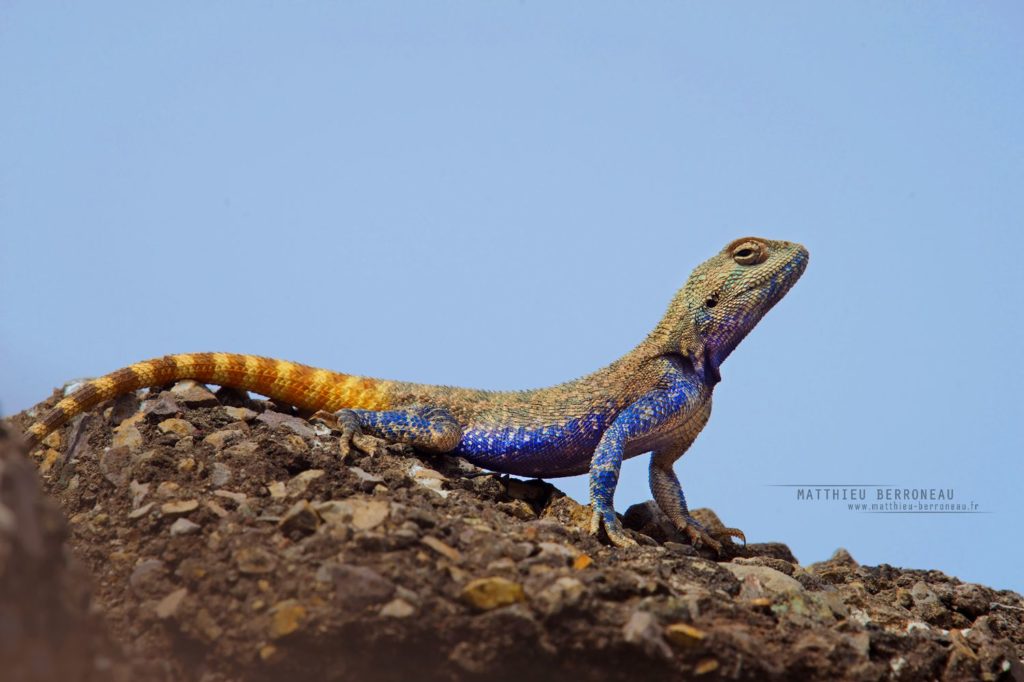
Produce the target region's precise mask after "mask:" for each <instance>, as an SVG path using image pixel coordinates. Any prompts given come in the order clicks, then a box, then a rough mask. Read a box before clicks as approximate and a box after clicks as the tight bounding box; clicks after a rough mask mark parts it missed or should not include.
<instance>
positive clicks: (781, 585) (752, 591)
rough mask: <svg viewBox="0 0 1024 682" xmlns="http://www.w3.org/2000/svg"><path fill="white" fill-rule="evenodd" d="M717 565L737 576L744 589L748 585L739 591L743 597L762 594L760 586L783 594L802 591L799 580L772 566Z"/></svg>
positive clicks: (774, 592)
mask: <svg viewBox="0 0 1024 682" xmlns="http://www.w3.org/2000/svg"><path fill="white" fill-rule="evenodd" d="M719 566H721V567H722V568H724V569H726V570H728V571H729V572H731V573H732V574H733V575H735V576H736V577H737V578H739V579H740V581H742V582H743V583H744V588H745V589H746V588H748V587H749V589H746V591H745V592H741V596H742V597H744V598H750V599H756V598H758V597H761V596H763V594H759V593H758V592H759V590H760V588H764V591H765V592H769V593H772V594H783V595H792V594H799V593H802V592H803V591H804V587H803V585H801V584H800V582H799V581H797V580H796V579H794V578H791V577H789V576H788V575H786V574H785V573H782V572H780V571H776V570H775V569H774V568H769V567H767V566H747V565H743V564H733V563H720V564H719Z"/></svg>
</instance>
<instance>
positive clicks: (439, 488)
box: [409, 462, 451, 497]
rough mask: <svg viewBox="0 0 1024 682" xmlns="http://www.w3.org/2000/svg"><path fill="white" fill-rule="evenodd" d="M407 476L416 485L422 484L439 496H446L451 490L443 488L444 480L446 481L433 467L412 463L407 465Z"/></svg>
mask: <svg viewBox="0 0 1024 682" xmlns="http://www.w3.org/2000/svg"><path fill="white" fill-rule="evenodd" d="M409 478H411V479H412V480H413V482H415V483H417V484H418V485H421V486H423V487H424V488H426V489H427V490H430V491H431V492H434V493H437V494H438V495H440V496H441V497H448V495H449V493H450V492H451V491H449V490H445V489H444V482H445V481H447V480H448V479H446V478H445V477H444V475H443V474H439V473H438V472H436V471H434V470H433V469H428V468H426V467H424V466H422V465H420V464H417V463H415V462H414V463H413V464H412V465H410V466H409Z"/></svg>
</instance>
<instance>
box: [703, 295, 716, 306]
mask: <svg viewBox="0 0 1024 682" xmlns="http://www.w3.org/2000/svg"><path fill="white" fill-rule="evenodd" d="M704 305H705V307H708V308H714V307H715V306H716V305H718V299H717V298H716V297H714V296H708V298H707V300H706V301H704Z"/></svg>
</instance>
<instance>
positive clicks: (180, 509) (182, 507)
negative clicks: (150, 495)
mask: <svg viewBox="0 0 1024 682" xmlns="http://www.w3.org/2000/svg"><path fill="white" fill-rule="evenodd" d="M198 508H199V501H198V500H175V501H174V502H165V503H164V504H162V505H160V511H161V512H162V513H164V514H168V515H172V514H188V513H189V512H193V511H195V510H196V509H198Z"/></svg>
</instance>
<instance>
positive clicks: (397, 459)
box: [16, 382, 1024, 682]
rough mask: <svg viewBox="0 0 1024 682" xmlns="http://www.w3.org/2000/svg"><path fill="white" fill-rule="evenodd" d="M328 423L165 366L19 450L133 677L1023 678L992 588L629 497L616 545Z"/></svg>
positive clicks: (536, 500) (512, 494)
mask: <svg viewBox="0 0 1024 682" xmlns="http://www.w3.org/2000/svg"><path fill="white" fill-rule="evenodd" d="M16 421H17V422H18V423H19V425H21V426H24V425H25V424H27V422H28V421H29V419H28V416H27V415H22V416H20V417H19V418H17V419H16ZM337 435H338V434H337V432H336V431H334V430H332V428H331V424H330V423H329V421H321V420H316V419H314V420H312V421H309V420H306V419H303V418H300V417H298V416H296V415H295V414H294V413H292V412H291V411H290V410H289V409H288V408H286V407H284V406H281V405H274V404H272V403H268V402H265V401H255V400H250V399H249V398H248V396H245V395H243V394H239V393H236V392H231V391H224V390H222V391H219V392H218V393H217V394H216V395H215V394H213V393H211V392H210V391H208V390H207V389H206V388H205V387H203V386H200V385H196V384H192V383H189V382H183V383H181V384H178V385H177V386H175V387H173V388H172V389H170V390H166V391H163V392H160V391H154V392H152V393H140V394H139V395H138V396H134V395H133V396H128V397H124V398H121V399H119V400H117V401H115V402H114V403H112V404H108V405H106V406H103V407H102V408H101V409H99V410H98V411H97V412H96V413H94V414H91V415H86V416H85V417H84V418H83V419H80V420H79V421H77V422H76V423H74V424H72V425H71V426H69V427H68V428H67V429H65V430H64V431H63V432H60V433H58V434H54V435H52V436H51V438H49V439H47V441H46V442H45V444H44V446H43V447H42V448H39V449H38V450H37V452H36V453H35V456H36V459H37V465H38V468H39V470H40V471H41V473H42V476H43V479H44V481H45V487H46V489H47V490H48V492H49V493H50V494H51V495H52V496H53V497H54V498H56V499H57V500H58V501H59V503H60V506H61V507H62V508H63V510H64V513H65V514H66V516H67V518H68V519H69V523H70V528H71V538H70V544H71V546H72V547H73V549H74V551H75V554H76V555H77V556H78V557H79V558H80V559H81V560H82V561H83V563H84V564H85V565H87V566H88V568H89V569H91V573H92V577H93V585H94V590H95V600H96V603H97V605H98V609H99V611H100V613H101V615H102V618H103V620H104V622H105V624H106V627H107V628H108V629H109V631H110V632H111V633H112V636H113V638H114V639H115V640H116V641H117V642H119V644H120V646H121V647H122V648H123V655H124V656H125V657H126V659H128V660H129V661H130V662H131V665H132V666H134V670H135V674H136V675H138V676H140V677H141V676H144V677H145V678H146V679H155V680H172V679H174V680H178V679H194V680H204V681H205V682H214V681H219V680H242V679H245V680H272V679H273V680H277V679H289V680H293V681H296V680H318V681H324V680H353V679H368V680H405V679H409V678H410V677H411V678H413V679H418V680H435V679H438V680H447V679H487V680H506V679H508V680H512V679H517V680H518V679H552V680H554V679H575V680H617V679H623V680H625V679H658V678H663V679H668V678H669V677H672V678H678V677H680V676H681V675H687V676H698V677H700V678H701V679H708V680H714V679H744V680H747V679H749V680H763V679H794V678H798V679H822V680H824V679H837V678H842V679H857V680H860V679H863V680H879V679H908V680H909V679H922V678H928V679H932V678H934V679H993V680H995V679H1024V665H1022V664H1021V657H1022V656H1024V600H1022V599H1021V597H1020V595H1017V594H1015V593H1012V592H1008V591H1001V592H1000V591H995V590H992V589H989V588H986V587H982V586H980V585H973V584H963V583H961V582H960V581H958V580H956V579H955V578H950V577H948V576H945V575H943V574H942V573H939V572H936V571H916V570H905V569H897V568H893V567H891V566H886V565H883V566H879V567H865V566H860V565H858V564H857V563H856V562H855V561H854V560H853V559H852V558H851V557H850V556H849V555H848V554H846V552H844V551H842V550H840V551H838V552H837V553H836V555H835V556H833V558H832V559H831V560H829V561H827V562H824V563H820V564H812V565H810V566H806V567H804V566H800V565H799V564H798V563H797V561H796V559H795V558H794V557H793V556H792V554H791V553H790V552H789V550H788V548H786V547H785V545H782V544H762V545H750V546H748V547H746V548H741V547H729V548H728V553H727V554H726V555H724V556H722V557H718V556H714V555H711V554H709V553H708V552H706V551H703V550H701V551H695V550H694V549H693V548H692V547H690V546H689V545H688V544H686V541H685V540H684V539H683V538H682V537H680V536H679V535H678V534H677V533H676V532H675V531H674V530H673V529H672V528H671V527H670V526H669V525H668V524H666V523H665V519H664V518H662V517H661V516H660V514H659V513H658V512H657V509H656V508H655V507H654V506H653V505H652V504H646V505H637V506H635V507H633V508H631V509H630V510H629V511H628V512H627V514H626V515H625V521H626V525H627V526H628V527H631V528H633V529H634V531H633V532H634V537H636V538H637V539H638V540H639V541H641V546H640V547H637V548H635V549H630V550H619V549H614V548H610V547H608V546H605V545H602V544H600V543H599V542H597V541H596V540H595V539H593V538H591V537H590V536H589V535H588V534H587V532H586V528H587V525H588V523H589V510H588V509H587V508H586V507H583V506H581V505H579V504H577V503H576V502H574V501H573V500H571V499H570V498H568V497H566V496H565V495H563V494H562V493H561V492H559V491H558V490H557V489H555V488H554V487H552V486H550V485H548V484H545V483H542V482H539V481H530V482H524V481H519V480H514V479H512V480H510V479H508V478H504V477H499V476H495V475H490V474H486V473H484V472H481V471H479V470H476V469H474V468H473V467H472V466H470V465H468V464H467V463H465V462H463V461H460V460H457V459H454V458H445V457H437V458H432V457H428V456H425V455H419V454H415V453H410V452H401V451H399V452H379V453H375V454H374V455H373V456H367V455H361V454H360V455H357V456H353V457H349V458H348V459H343V458H342V457H340V455H339V447H338V439H337ZM703 516H704V519H705V520H706V521H708V522H709V523H717V519H715V518H714V516H713V514H710V513H709V512H704V514H703ZM65 598H68V599H71V598H72V597H71V596H70V595H65Z"/></svg>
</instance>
